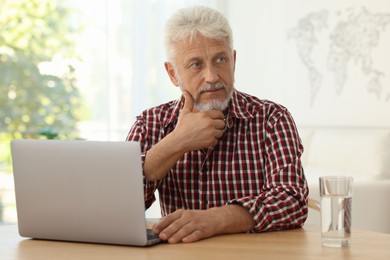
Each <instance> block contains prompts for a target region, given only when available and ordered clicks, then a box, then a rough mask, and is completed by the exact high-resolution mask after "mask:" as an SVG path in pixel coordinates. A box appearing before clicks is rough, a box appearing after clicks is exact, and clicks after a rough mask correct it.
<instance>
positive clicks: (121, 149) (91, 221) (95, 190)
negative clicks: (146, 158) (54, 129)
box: [11, 140, 160, 246]
mask: <svg viewBox="0 0 390 260" xmlns="http://www.w3.org/2000/svg"><path fill="white" fill-rule="evenodd" d="M11 153H12V163H13V170H14V181H15V195H16V209H17V216H18V228H19V233H20V235H21V236H23V237H30V238H37V239H48V240H62V241H77V242H89V243H104V244H117V245H133V246H146V245H152V244H155V243H158V242H160V239H159V238H158V236H153V235H151V238H149V239H148V231H147V228H146V226H147V223H146V219H145V205H144V191H143V174H142V165H141V151H140V145H139V143H137V142H101V141H78V140H74V141H73V140H72V141H71V140H61V141H60V140H13V141H12V142H11Z"/></svg>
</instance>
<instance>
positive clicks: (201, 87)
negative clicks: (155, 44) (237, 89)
mask: <svg viewBox="0 0 390 260" xmlns="http://www.w3.org/2000/svg"><path fill="white" fill-rule="evenodd" d="M235 62H236V55H235V52H233V51H232V50H231V48H230V47H229V44H228V41H227V40H215V39H210V38H206V37H203V36H200V35H197V37H196V38H195V39H194V40H193V41H192V42H189V41H187V40H184V41H180V42H177V43H175V57H174V63H175V65H176V66H174V65H173V64H171V63H169V62H166V63H165V68H166V70H167V72H168V74H169V76H170V78H171V81H172V82H173V84H175V85H176V86H178V87H180V88H181V89H182V90H183V91H187V92H189V93H190V95H191V96H192V98H193V100H194V103H195V109H196V110H198V111H204V110H210V109H216V110H224V109H225V108H226V106H227V104H228V101H229V99H230V96H231V93H232V91H233V82H234V66H235Z"/></svg>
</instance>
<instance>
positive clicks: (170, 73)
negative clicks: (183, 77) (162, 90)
mask: <svg viewBox="0 0 390 260" xmlns="http://www.w3.org/2000/svg"><path fill="white" fill-rule="evenodd" d="M164 66H165V70H166V71H167V73H168V76H169V78H170V79H171V81H172V83H173V84H174V85H175V86H176V87H178V86H179V85H180V80H179V76H178V75H177V74H176V69H175V66H174V65H173V64H172V63H171V62H169V61H166V62H165V63H164Z"/></svg>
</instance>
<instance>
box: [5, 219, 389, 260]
mask: <svg viewBox="0 0 390 260" xmlns="http://www.w3.org/2000/svg"><path fill="white" fill-rule="evenodd" d="M0 259H6V260H8V259H9V260H13V259H39V260H44V259H56V260H57V259H59V260H61V259H66V260H70V259H94V260H96V259H110V260H111V259H138V260H142V259H170V260H174V259H197V260H199V259H201V260H205V259H224V260H225V259H226V260H229V259H240V260H244V259H289V260H293V259H299V260H302V259H310V260H315V259H332V260H336V259H365V260H366V259H369V260H374V259H390V235H389V234H384V233H375V232H369V231H362V230H354V231H353V233H352V244H351V246H350V247H348V248H327V247H322V246H321V242H320V231H319V227H315V226H307V227H306V226H305V227H304V228H302V229H295V230H288V231H277V232H267V233H261V234H235V235H225V236H218V237H214V238H210V239H206V240H203V241H199V242H196V243H192V244H176V245H169V244H166V243H163V244H158V245H154V246H151V247H145V248H142V247H130V246H114V245H98V244H86V243H72V242H56V241H44V240H34V239H26V238H22V237H20V236H19V235H18V232H17V226H16V225H5V226H0Z"/></svg>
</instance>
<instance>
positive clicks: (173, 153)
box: [144, 91, 225, 181]
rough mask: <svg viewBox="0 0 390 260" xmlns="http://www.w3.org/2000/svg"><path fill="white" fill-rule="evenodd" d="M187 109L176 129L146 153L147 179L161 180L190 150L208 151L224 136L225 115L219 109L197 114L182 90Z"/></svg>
mask: <svg viewBox="0 0 390 260" xmlns="http://www.w3.org/2000/svg"><path fill="white" fill-rule="evenodd" d="M183 96H184V106H183V108H182V110H181V112H180V115H179V119H178V122H177V125H176V127H175V129H174V130H173V131H172V132H171V133H170V134H168V135H167V136H166V137H164V138H163V139H162V140H160V142H158V143H157V144H156V145H155V146H153V147H152V148H151V149H150V150H149V151H148V152H147V154H146V158H145V163H144V174H145V177H146V179H147V180H149V181H155V180H161V179H163V178H164V177H165V175H166V174H167V172H169V170H170V169H172V167H173V166H174V165H175V164H176V162H177V161H178V160H179V159H180V158H182V157H183V154H185V153H186V152H188V151H193V150H199V149H202V148H208V147H210V146H214V145H216V144H217V143H218V139H219V138H221V136H222V135H223V129H224V127H225V122H224V121H223V118H224V116H223V113H222V112H220V111H217V110H210V111H205V112H194V111H193V110H194V102H193V99H192V97H191V95H190V94H189V93H188V92H186V91H183Z"/></svg>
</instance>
